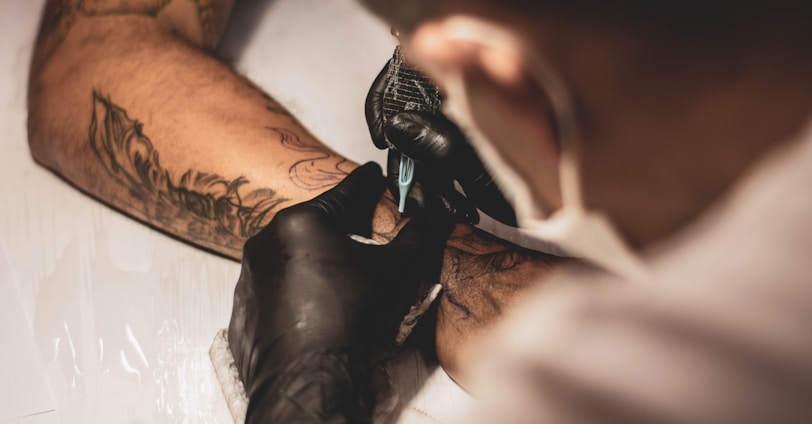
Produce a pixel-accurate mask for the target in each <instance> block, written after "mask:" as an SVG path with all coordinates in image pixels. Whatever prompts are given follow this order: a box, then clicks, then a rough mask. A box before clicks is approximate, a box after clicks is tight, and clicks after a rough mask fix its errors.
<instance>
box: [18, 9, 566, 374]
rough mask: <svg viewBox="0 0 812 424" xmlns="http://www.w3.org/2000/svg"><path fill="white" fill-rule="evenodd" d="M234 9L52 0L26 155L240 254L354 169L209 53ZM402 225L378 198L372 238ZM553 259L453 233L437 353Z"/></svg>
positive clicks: (114, 201) (168, 228) (126, 207)
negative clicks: (275, 220)
mask: <svg viewBox="0 0 812 424" xmlns="http://www.w3.org/2000/svg"><path fill="white" fill-rule="evenodd" d="M231 3H232V1H228V0H49V1H48V4H47V6H46V12H45V15H44V17H43V22H42V28H41V30H40V34H39V37H38V40H37V44H36V50H35V53H34V57H33V61H32V66H31V76H30V82H29V121H28V130H29V144H30V149H31V153H32V155H33V157H34V158H35V160H37V161H38V162H39V163H41V164H42V165H44V166H46V167H48V168H50V169H52V170H54V171H55V172H57V173H58V174H60V175H61V176H63V177H64V178H65V179H67V180H68V181H70V182H71V183H73V184H74V185H75V186H77V187H78V188H80V189H81V190H83V191H85V192H87V193H88V194H90V195H91V196H94V197H96V198H98V199H100V200H102V201H103V202H105V203H107V204H110V205H112V206H113V207H115V208H117V209H119V210H121V211H123V212H124V213H127V214H129V215H131V216H133V217H135V218H136V219H139V220H141V221H143V222H146V223H148V224H150V225H152V226H154V227H156V228H158V229H160V230H162V231H165V232H167V233H170V234H172V235H175V236H177V237H179V238H181V239H183V240H187V241H189V242H191V243H194V244H196V245H198V246H202V247H205V248H208V249H211V250H213V251H216V252H219V253H220V254H223V255H226V256H229V257H231V258H234V259H239V258H240V255H241V251H242V245H243V242H244V241H245V240H246V239H247V238H248V237H250V236H251V235H253V234H255V233H256V232H257V231H258V230H259V229H261V228H262V227H263V226H264V225H265V224H267V223H268V222H269V221H270V219H271V218H272V217H273V215H274V214H275V213H276V212H277V211H279V210H280V209H281V208H284V207H287V206H290V205H292V204H294V203H298V202H301V201H304V200H307V199H310V198H312V197H314V196H315V195H317V194H319V193H321V192H322V191H324V190H326V189H328V188H330V187H332V186H333V185H335V184H336V183H337V182H338V181H340V180H341V179H343V177H344V176H345V175H346V174H347V173H348V172H349V171H350V170H352V169H353V168H355V166H356V165H355V164H354V163H351V162H348V161H346V160H345V159H343V158H341V157H339V156H338V155H336V154H335V153H334V152H333V151H331V150H330V149H329V148H327V147H326V146H324V145H323V144H321V143H320V142H319V141H317V140H316V139H315V138H314V137H313V136H312V135H311V134H310V133H309V132H307V130H305V129H304V128H303V127H302V126H301V125H300V124H299V123H298V122H297V121H296V119H294V118H293V117H292V116H290V115H289V114H288V113H287V112H286V111H285V110H284V108H282V107H281V106H280V105H279V104H278V103H276V102H274V101H273V100H272V99H271V98H270V97H269V96H268V95H266V94H264V93H263V92H262V91H261V90H259V89H258V88H257V87H256V86H254V85H253V84H252V83H251V82H250V81H248V80H246V79H245V78H243V77H241V76H239V75H238V74H236V73H235V72H234V71H233V70H231V69H230V68H228V67H227V66H225V65H224V64H222V63H220V62H219V61H217V60H216V59H214V58H213V57H212V56H211V55H210V54H208V53H207V50H208V49H211V48H213V47H214V46H215V45H216V43H217V40H218V38H219V36H220V32H221V31H222V29H223V26H224V24H225V22H226V19H227V16H228V13H229V10H230V8H231ZM359 107H361V106H360V105H359ZM402 224H403V223H402V222H401V219H400V215H399V214H398V213H397V211H396V206H395V205H394V202H393V201H392V199H389V198H387V199H385V200H384V201H383V202H382V203H381V205H379V208H378V210H377V212H376V217H375V222H374V228H375V233H376V237H377V238H378V239H381V240H389V239H391V237H392V235H393V234H395V233H396V232H397V230H398V229H399V228H400V226H401V225H402ZM553 262H554V260H553V258H549V257H547V256H544V255H540V254H537V253H535V252H530V251H526V250H522V249H518V248H516V247H514V246H510V245H508V244H506V243H504V242H502V241H499V240H496V239H493V238H491V237H487V236H485V235H483V234H481V233H479V232H476V231H474V230H472V229H471V228H469V227H462V226H461V227H459V228H458V229H457V231H456V232H455V235H454V237H452V240H451V241H450V242H449V247H448V250H447V254H446V258H445V267H444V270H443V276H442V280H443V282H444V283H445V285H446V288H447V291H446V296H445V298H444V300H443V302H442V304H441V308H440V318H441V319H440V326H439V331H440V334H441V335H442V334H447V337H441V338H440V342H439V343H440V345H439V346H438V352H439V353H440V355H441V359H443V360H444V361H445V363H447V364H453V363H454V355H456V353H457V352H458V351H459V350H460V349H459V346H460V345H459V343H462V342H464V341H465V337H466V335H468V336H470V335H473V334H476V332H477V331H480V329H482V328H484V326H485V324H486V323H488V322H490V321H491V320H492V319H493V317H495V316H496V315H498V312H499V310H500V309H501V308H502V307H504V305H505V303H506V302H508V301H509V299H510V298H512V297H513V295H514V293H515V292H516V290H518V288H519V287H520V286H523V285H525V284H526V282H527V281H529V280H530V278H529V277H530V275H532V274H533V273H534V272H537V271H539V270H544V269H547V268H548V267H549V266H550V264H551V263H553ZM444 343H445V345H444ZM452 346H453V347H454V348H451V347H452Z"/></svg>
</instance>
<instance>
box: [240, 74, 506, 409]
mask: <svg viewBox="0 0 812 424" xmlns="http://www.w3.org/2000/svg"><path fill="white" fill-rule="evenodd" d="M390 65H391V62H390V63H388V64H387V66H386V67H384V69H383V70H382V71H381V73H380V74H379V76H378V77H377V78H376V80H375V82H374V83H373V85H372V87H371V89H370V91H369V94H368V96H367V101H366V116H367V124H368V126H369V130H370V133H371V135H372V139H373V142H374V144H375V145H376V146H377V147H378V148H381V149H384V148H387V147H388V146H389V145H390V144H392V145H394V146H395V147H396V148H397V149H399V150H390V152H389V159H388V175H387V177H386V178H384V176H383V175H382V174H381V170H380V168H379V167H378V165H376V164H374V163H368V164H366V165H364V166H362V167H360V168H358V169H357V170H355V171H354V172H353V173H352V174H350V175H349V176H348V177H347V178H346V179H345V180H344V181H343V182H341V183H340V184H339V185H338V186H336V187H335V188H333V189H332V190H329V191H327V192H325V193H324V194H322V195H320V196H318V197H317V198H315V199H313V200H311V201H309V202H305V203H302V204H299V205H297V206H294V207H291V208H289V209H285V210H283V211H281V212H280V213H279V214H278V215H277V216H276V217H275V218H274V220H273V221H272V222H271V224H270V225H269V226H268V227H267V228H265V229H264V230H263V231H262V232H260V233H259V234H258V235H256V236H254V237H252V238H251V239H249V240H248V242H247V243H246V244H245V249H244V254H243V265H242V273H241V275H240V278H239V281H238V283H237V287H236V289H235V293H234V308H233V313H232V317H231V324H230V326H229V340H230V349H231V351H232V353H234V356H235V361H236V363H237V365H238V369H239V372H240V376H241V379H242V381H244V382H246V383H247V384H246V393H247V394H248V397H249V400H250V402H249V409H248V414H247V418H246V422H285V423H287V422H300V421H308V422H311V421H312V422H352V423H355V422H368V421H369V419H370V417H371V414H372V408H373V407H374V402H373V395H372V393H370V391H369V381H368V380H369V375H370V364H371V363H372V361H373V360H374V359H375V358H376V357H377V356H379V355H380V354H381V353H383V352H384V351H385V350H386V349H387V348H389V347H391V344H392V341H393V340H394V337H395V334H396V331H397V329H398V324H399V323H400V320H401V319H402V318H403V317H404V316H405V315H406V313H407V312H408V311H409V307H410V306H411V305H412V304H414V303H415V301H416V300H417V298H418V297H419V296H420V295H421V293H420V292H419V291H418V289H419V287H425V286H426V285H427V284H432V283H435V282H437V281H438V278H439V272H440V265H441V261H442V255H443V248H444V247H445V242H446V239H447V237H448V235H449V234H450V232H451V229H452V222H453V221H455V220H456V221H462V222H467V223H475V222H476V221H477V220H478V212H477V208H480V209H482V210H484V211H486V212H487V213H489V214H490V215H492V216H494V217H496V218H498V219H500V220H501V221H503V222H504V223H506V224H509V225H515V215H514V213H513V209H512V208H511V206H510V205H509V204H508V203H507V201H506V200H505V199H504V197H503V196H502V194H501V192H499V190H498V189H497V188H496V186H495V184H494V182H493V178H491V176H490V175H489V174H488V172H487V171H486V170H485V168H484V166H483V164H482V162H481V161H480V160H479V158H478V157H477V155H476V153H475V152H474V151H473V149H472V148H471V146H470V145H469V144H468V143H467V142H466V140H465V137H464V136H463V134H462V132H461V131H460V129H459V128H457V126H456V125H454V124H453V123H452V122H451V121H450V120H448V118H446V117H445V116H444V115H442V114H439V115H427V114H425V113H420V112H401V113H399V114H397V115H395V116H394V118H393V119H391V120H390V121H389V122H387V123H386V124H385V123H384V119H383V111H382V100H383V96H384V87H385V85H386V83H387V80H386V76H387V70H388V68H389V66H390ZM401 152H404V153H406V154H408V155H410V156H411V157H413V158H415V159H416V160H418V161H420V162H421V168H420V172H419V173H418V176H417V178H418V180H417V182H416V184H415V185H414V186H413V187H412V189H411V190H410V192H409V209H407V212H410V211H416V216H414V217H413V219H412V221H411V222H409V223H408V224H407V225H406V227H404V228H403V230H401V232H400V233H399V234H398V235H397V236H396V237H395V239H394V240H392V241H391V242H390V243H388V244H387V245H383V246H375V245H368V244H365V243H362V242H360V241H357V240H353V239H351V238H349V237H348V234H357V235H361V236H364V237H368V236H369V235H370V231H371V228H370V223H371V220H372V213H373V211H374V208H375V205H376V204H377V203H378V201H379V200H380V197H381V195H382V193H383V190H384V189H385V188H386V187H387V186H388V187H389V190H390V191H391V192H392V194H393V195H394V196H395V198H397V197H398V196H399V193H398V185H397V180H398V171H399V157H400V153H401ZM454 180H457V181H459V183H460V184H461V186H462V187H463V189H464V190H465V193H466V194H467V195H468V197H465V196H462V195H461V194H460V193H459V192H457V191H456V189H454V185H453V183H454ZM387 183H388V184H387ZM314 311H317V312H316V313H314Z"/></svg>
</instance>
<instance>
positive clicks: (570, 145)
mask: <svg viewBox="0 0 812 424" xmlns="http://www.w3.org/2000/svg"><path fill="white" fill-rule="evenodd" d="M515 48H519V49H520V50H519V51H521V52H524V51H526V49H523V48H521V46H515ZM522 58H523V59H524V62H525V64H526V65H527V66H528V70H529V71H530V73H531V74H532V76H533V79H534V80H535V81H536V83H537V84H538V85H539V86H540V87H541V89H542V91H544V93H545V94H546V95H547V99H548V100H549V102H550V106H551V107H552V109H553V118H554V119H555V124H556V126H557V130H558V141H559V145H560V149H561V158H560V162H559V165H558V174H559V179H560V181H561V200H562V201H563V202H562V204H563V207H564V208H570V209H573V210H575V211H577V212H583V211H584V199H583V193H582V191H581V188H582V185H581V164H580V152H579V150H578V149H579V148H580V146H579V143H578V129H577V125H576V122H575V112H574V107H573V103H572V100H571V99H570V96H569V94H568V92H567V90H566V88H565V85H564V83H563V82H562V81H561V80H560V79H559V78H558V77H557V76H556V75H555V73H553V72H551V71H549V69H550V67H549V66H546V64H544V63H541V59H539V58H533V57H529V56H528V55H526V54H524V55H523V56H522Z"/></svg>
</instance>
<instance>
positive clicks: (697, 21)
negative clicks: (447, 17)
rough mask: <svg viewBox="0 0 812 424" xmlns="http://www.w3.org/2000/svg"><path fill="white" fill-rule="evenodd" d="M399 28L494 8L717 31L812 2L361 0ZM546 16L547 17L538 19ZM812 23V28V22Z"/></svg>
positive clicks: (809, 9)
mask: <svg viewBox="0 0 812 424" xmlns="http://www.w3.org/2000/svg"><path fill="white" fill-rule="evenodd" d="M359 1H360V2H361V3H362V4H363V5H364V6H366V7H367V8H368V9H369V10H370V11H371V12H373V13H375V14H376V15H378V16H380V17H381V18H383V19H384V20H386V21H387V22H389V23H390V24H392V25H394V26H395V27H398V28H403V29H407V30H408V29H411V28H413V27H414V26H416V25H417V24H419V23H420V22H421V21H423V20H425V19H428V18H431V17H435V16H439V15H441V14H443V13H444V12H446V11H456V10H465V11H476V10H482V11H485V12H486V13H487V10H489V9H490V10H493V8H495V7H498V8H500V9H502V10H504V11H507V12H514V13H515V14H517V15H521V16H531V17H532V16H533V15H534V14H535V13H544V14H546V15H561V16H565V17H567V18H568V19H571V20H578V21H586V22H589V21H592V22H602V23H604V24H607V23H612V22H615V23H617V24H619V25H623V26H629V25H631V26H633V27H643V28H652V29H660V30H664V31H677V32H683V33H684V32H686V31H697V32H700V33H701V32H706V31H715V30H716V29H717V28H718V27H719V26H720V25H725V24H727V23H736V22H739V21H746V20H752V19H758V18H760V17H763V16H768V15H770V14H772V13H775V12H781V13H792V14H800V15H802V16H804V17H806V18H808V19H810V20H812V1H810V0H359ZM538 16H541V15H538ZM811 25H812V24H811Z"/></svg>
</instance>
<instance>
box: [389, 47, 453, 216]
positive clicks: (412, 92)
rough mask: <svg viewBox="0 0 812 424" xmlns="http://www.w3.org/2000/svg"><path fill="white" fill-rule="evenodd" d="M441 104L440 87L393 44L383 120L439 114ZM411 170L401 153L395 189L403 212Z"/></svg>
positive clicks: (408, 160)
mask: <svg viewBox="0 0 812 424" xmlns="http://www.w3.org/2000/svg"><path fill="white" fill-rule="evenodd" d="M441 103H442V99H441V97H440V90H439V89H438V88H437V87H436V86H435V85H434V84H433V83H432V82H431V81H430V80H429V79H428V77H427V76H426V75H424V74H423V73H422V72H420V71H419V70H417V69H416V68H414V67H412V66H410V65H408V64H407V63H406V61H405V60H404V58H403V54H402V53H401V51H400V47H399V46H398V47H396V48H395V53H394V55H393V56H392V60H391V61H390V62H389V68H388V71H387V76H386V86H385V88H384V92H383V102H382V112H383V119H384V123H385V124H388V123H389V122H390V121H391V120H392V118H393V117H394V116H395V115H397V114H398V113H401V112H408V111H417V112H428V113H430V114H437V113H440V106H441ZM390 147H391V143H390ZM414 172H415V163H414V160H413V159H412V158H410V157H408V156H406V155H404V154H401V156H400V172H399V174H398V191H399V192H400V201H399V202H398V211H400V213H403V211H404V210H405V209H406V198H407V196H408V195H409V189H410V188H411V185H412V182H413V181H414Z"/></svg>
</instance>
